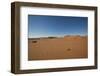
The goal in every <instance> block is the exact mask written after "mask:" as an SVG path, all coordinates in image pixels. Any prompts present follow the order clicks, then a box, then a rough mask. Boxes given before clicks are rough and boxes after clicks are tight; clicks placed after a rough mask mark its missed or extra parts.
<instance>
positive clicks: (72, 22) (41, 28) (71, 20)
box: [28, 15, 88, 38]
mask: <svg viewBox="0 0 100 76" xmlns="http://www.w3.org/2000/svg"><path fill="white" fill-rule="evenodd" d="M87 27H88V18H87V17H71V16H42V15H28V37H29V38H39V37H48V36H58V37H60V36H65V35H87V34H88V31H87V30H88V28H87Z"/></svg>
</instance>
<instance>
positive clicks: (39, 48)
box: [28, 36, 88, 60]
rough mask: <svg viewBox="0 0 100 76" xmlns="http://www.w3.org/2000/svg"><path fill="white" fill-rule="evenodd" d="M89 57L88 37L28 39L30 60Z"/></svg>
mask: <svg viewBox="0 0 100 76" xmlns="http://www.w3.org/2000/svg"><path fill="white" fill-rule="evenodd" d="M87 57H88V39H87V36H64V37H44V38H29V39H28V60H52V59H74V58H87Z"/></svg>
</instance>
